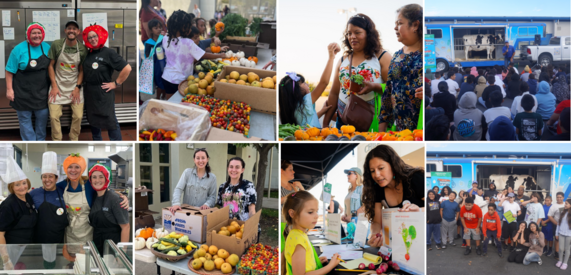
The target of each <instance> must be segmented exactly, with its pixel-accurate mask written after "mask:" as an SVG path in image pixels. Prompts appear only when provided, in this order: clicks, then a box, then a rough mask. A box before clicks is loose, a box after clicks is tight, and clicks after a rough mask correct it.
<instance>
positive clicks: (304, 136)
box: [293, 128, 309, 140]
mask: <svg viewBox="0 0 571 275" xmlns="http://www.w3.org/2000/svg"><path fill="white" fill-rule="evenodd" d="M293 135H294V136H295V138H297V139H300V140H308V139H309V135H308V134H307V133H306V132H305V131H304V130H301V128H300V129H299V130H296V131H295V132H294V133H293Z"/></svg>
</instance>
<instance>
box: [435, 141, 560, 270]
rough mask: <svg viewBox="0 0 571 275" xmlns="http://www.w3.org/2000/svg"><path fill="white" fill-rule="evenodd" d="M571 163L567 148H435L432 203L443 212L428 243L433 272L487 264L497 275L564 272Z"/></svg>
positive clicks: (501, 145)
mask: <svg viewBox="0 0 571 275" xmlns="http://www.w3.org/2000/svg"><path fill="white" fill-rule="evenodd" d="M466 145H473V146H466ZM569 162H571V150H570V147H569V146H568V144H562V143H549V144H538V145H536V146H525V144H506V143H486V144H478V145H477V146H476V144H469V143H468V144H467V143H463V144H454V143H447V144H444V143H429V144H428V145H427V151H426V188H427V189H429V190H430V191H428V192H429V193H428V197H429V199H428V201H427V203H429V204H433V205H435V207H434V210H436V211H433V210H432V208H430V210H429V211H427V222H428V225H427V226H428V229H429V230H428V231H427V239H429V240H433V241H434V242H435V243H436V250H434V249H433V248H432V247H431V246H429V247H428V253H427V272H429V273H442V274H452V273H456V272H468V273H470V272H479V271H481V270H482V267H484V266H485V268H486V270H487V271H488V272H492V273H500V272H501V273H502V274H529V273H531V272H534V273H535V272H538V273H552V274H559V273H560V274H563V272H562V270H566V268H567V264H568V261H569V253H570V248H569V229H568V228H570V227H569V226H568V225H569V224H568V223H569V219H568V217H570V216H571V213H570V211H571V183H570V178H571V169H570V166H569V165H568V164H569ZM429 242H430V241H429ZM431 250H432V251H431ZM451 262H453V263H455V264H450V263H451Z"/></svg>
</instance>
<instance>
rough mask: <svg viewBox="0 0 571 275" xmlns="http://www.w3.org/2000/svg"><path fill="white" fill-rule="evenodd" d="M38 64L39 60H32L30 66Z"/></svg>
mask: <svg viewBox="0 0 571 275" xmlns="http://www.w3.org/2000/svg"><path fill="white" fill-rule="evenodd" d="M37 65H38V62H37V61H36V60H32V61H30V66H31V67H32V68H34V67H36V66H37Z"/></svg>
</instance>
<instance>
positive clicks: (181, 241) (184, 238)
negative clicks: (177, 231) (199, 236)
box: [178, 235, 188, 246]
mask: <svg viewBox="0 0 571 275" xmlns="http://www.w3.org/2000/svg"><path fill="white" fill-rule="evenodd" d="M178 241H179V242H180V243H181V244H182V243H183V242H184V243H188V236H186V235H184V236H182V237H181V238H180V239H178ZM184 246H186V245H184Z"/></svg>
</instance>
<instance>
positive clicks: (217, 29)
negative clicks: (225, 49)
mask: <svg viewBox="0 0 571 275" xmlns="http://www.w3.org/2000/svg"><path fill="white" fill-rule="evenodd" d="M214 28H215V29H216V31H217V32H219V31H222V30H224V23H222V22H218V23H216V25H214Z"/></svg>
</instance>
